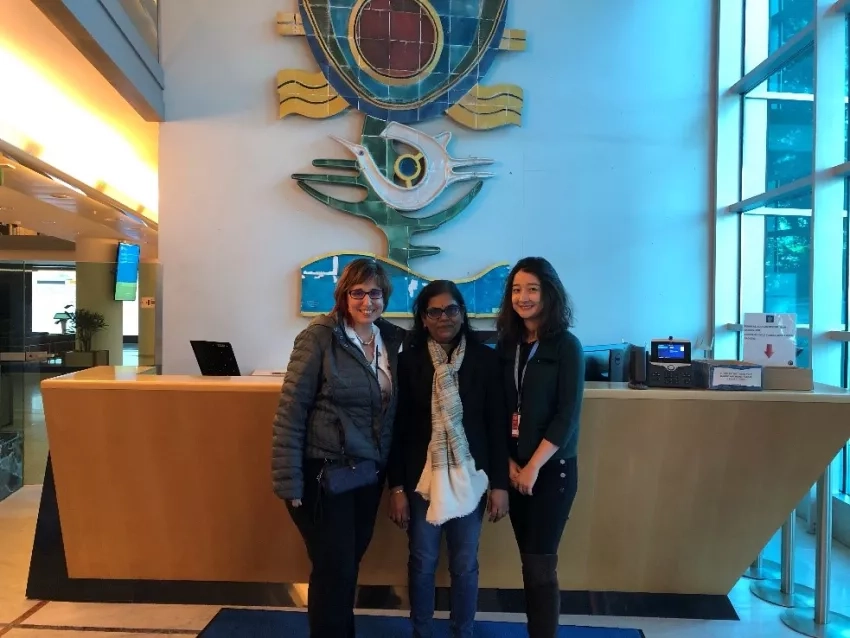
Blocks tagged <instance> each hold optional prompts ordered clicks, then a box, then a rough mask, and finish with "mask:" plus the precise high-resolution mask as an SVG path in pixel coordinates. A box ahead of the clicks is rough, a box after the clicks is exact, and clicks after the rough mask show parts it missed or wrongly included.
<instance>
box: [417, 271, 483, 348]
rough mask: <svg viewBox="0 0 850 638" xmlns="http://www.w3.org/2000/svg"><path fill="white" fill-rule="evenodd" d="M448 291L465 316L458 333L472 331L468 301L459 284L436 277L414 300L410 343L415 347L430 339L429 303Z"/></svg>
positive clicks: (462, 333)
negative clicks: (467, 310) (426, 316)
mask: <svg viewBox="0 0 850 638" xmlns="http://www.w3.org/2000/svg"><path fill="white" fill-rule="evenodd" d="M443 293H448V294H449V295H451V297H452V298H453V299H454V300H455V301H456V302H457V303H458V305H460V314H461V317H462V318H463V321H462V323H461V324H460V332H458V335H466V336H467V339H469V335H470V334H471V333H472V326H470V325H469V315H468V314H467V313H466V302H465V301H464V300H463V295H462V294H460V289H459V288H458V287H457V284H455V282H453V281H449V280H448V279H435V280H434V281H432V282H431V283H429V284H428V285H427V286H425V287H424V288H423V289H422V290H420V291H419V294H418V295H416V300H415V301H414V302H413V327H412V328H411V330H410V337H409V341H408V343H409V344H410V345H411V346H413V347H418V346H422V345H423V344H425V343H427V341H428V329H427V328H426V327H425V318H424V317H425V311H426V310H428V304H429V303H430V302H431V299H433V298H434V297H436V296H437V295H442V294H443Z"/></svg>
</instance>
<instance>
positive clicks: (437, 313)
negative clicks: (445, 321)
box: [425, 303, 460, 320]
mask: <svg viewBox="0 0 850 638" xmlns="http://www.w3.org/2000/svg"><path fill="white" fill-rule="evenodd" d="M459 314H460V306H458V305H457V304H454V303H453V304H451V305H448V306H446V307H445V308H428V310H426V311H425V316H427V317H428V318H429V319H434V320H436V319H439V318H440V317H442V316H443V315H446V316H447V317H448V318H449V319H454V318H455V317H457V316H458V315H459Z"/></svg>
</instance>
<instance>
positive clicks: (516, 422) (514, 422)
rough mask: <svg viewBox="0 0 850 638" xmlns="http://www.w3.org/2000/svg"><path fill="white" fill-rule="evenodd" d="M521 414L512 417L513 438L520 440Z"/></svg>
mask: <svg viewBox="0 0 850 638" xmlns="http://www.w3.org/2000/svg"><path fill="white" fill-rule="evenodd" d="M519 418H520V414H519V412H514V414H513V416H512V417H511V438H512V439H518V438H519Z"/></svg>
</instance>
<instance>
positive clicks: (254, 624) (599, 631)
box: [198, 608, 644, 638]
mask: <svg viewBox="0 0 850 638" xmlns="http://www.w3.org/2000/svg"><path fill="white" fill-rule="evenodd" d="M356 623H357V625H356V626H357V637H358V638H409V636H410V633H411V631H410V621H408V619H407V618H403V617H398V616H357V620H356ZM434 625H435V626H434V638H448V637H449V636H450V634H449V621H447V620H437V621H435V623H434ZM309 635H310V632H309V631H308V628H307V614H305V613H304V612H297V611H276V610H264V609H228V608H225V609H222V610H220V611H219V612H218V613H217V614H216V615H215V617H213V619H212V620H211V621H210V622H209V624H208V625H207V626H206V627H205V628H204V630H203V631H202V632H201V633H200V634H198V638H267V637H268V638H280V636H288V637H289V638H301V637H305V638H306V636H309ZM475 635H476V637H477V638H524V637H527V636H528V634H527V633H526V630H525V624H523V623H515V622H477V623H475ZM558 638H644V634H643V632H642V631H641V630H640V629H609V628H606V627H573V626H563V627H561V629H560V631H559V632H558Z"/></svg>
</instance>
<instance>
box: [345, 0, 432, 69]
mask: <svg viewBox="0 0 850 638" xmlns="http://www.w3.org/2000/svg"><path fill="white" fill-rule="evenodd" d="M356 25H357V26H356V31H355V36H356V38H357V48H358V50H359V51H360V55H361V56H362V57H363V60H364V61H365V62H366V64H368V65H369V66H370V67H372V69H374V70H375V71H376V72H377V73H379V74H381V75H385V76H388V77H391V78H410V77H413V76H415V75H417V74H418V73H420V72H421V71H422V70H423V69H425V67H427V66H428V63H429V62H431V59H432V58H433V56H434V53H435V48H436V46H437V44H436V43H437V34H436V25H435V24H434V22H433V18H432V17H431V15H430V14H429V13H428V12H427V11H426V10H425V8H424V7H423V6H422V5H421V4H420V3H419V1H418V0H368V1H367V2H366V3H365V4H364V5H363V6H362V7H361V9H360V12H359V14H358V15H357V23H356Z"/></svg>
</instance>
